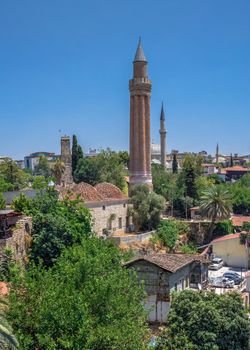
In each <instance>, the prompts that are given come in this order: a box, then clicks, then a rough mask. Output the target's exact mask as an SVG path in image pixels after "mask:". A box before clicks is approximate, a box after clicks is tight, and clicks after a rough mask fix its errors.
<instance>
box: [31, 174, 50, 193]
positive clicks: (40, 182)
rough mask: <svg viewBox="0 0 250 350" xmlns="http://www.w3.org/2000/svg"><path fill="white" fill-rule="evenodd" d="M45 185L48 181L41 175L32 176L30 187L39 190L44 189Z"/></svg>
mask: <svg viewBox="0 0 250 350" xmlns="http://www.w3.org/2000/svg"><path fill="white" fill-rule="evenodd" d="M47 185H48V182H47V180H46V179H45V177H44V176H43V175H37V176H34V180H33V183H32V188H34V189H35V190H41V189H45V188H46V187H47Z"/></svg>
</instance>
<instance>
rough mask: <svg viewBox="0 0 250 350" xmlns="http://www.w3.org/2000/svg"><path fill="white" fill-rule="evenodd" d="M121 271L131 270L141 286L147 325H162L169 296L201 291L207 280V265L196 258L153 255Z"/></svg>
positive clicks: (193, 256) (169, 302)
mask: <svg viewBox="0 0 250 350" xmlns="http://www.w3.org/2000/svg"><path fill="white" fill-rule="evenodd" d="M125 267H126V268H129V269H134V270H135V271H136V272H137V274H138V279H139V281H140V282H142V281H143V283H144V286H145V290H146V293H147V298H146V301H145V309H146V310H147V311H148V312H149V314H148V320H149V322H159V323H164V322H166V318H167V315H168V312H169V309H170V304H171V292H173V291H181V290H184V289H186V288H200V289H202V288H203V287H204V286H205V285H206V283H207V279H208V264H207V263H206V260H205V258H204V257H202V256H199V255H191V254H158V253H155V254H150V255H144V256H141V257H138V258H135V259H133V260H131V261H129V262H128V263H126V264H125Z"/></svg>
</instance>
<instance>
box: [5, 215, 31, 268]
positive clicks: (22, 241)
mask: <svg viewBox="0 0 250 350" xmlns="http://www.w3.org/2000/svg"><path fill="white" fill-rule="evenodd" d="M31 228H32V221H31V218H30V217H25V216H22V214H20V213H17V212H15V211H13V210H9V209H5V210H0V258H1V256H2V255H3V254H4V251H5V249H6V248H9V249H11V252H12V254H13V258H14V260H15V261H18V262H20V263H23V262H24V261H25V257H26V253H27V249H28V247H29V243H30V233H31Z"/></svg>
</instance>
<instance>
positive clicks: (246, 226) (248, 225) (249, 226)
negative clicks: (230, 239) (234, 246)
mask: <svg viewBox="0 0 250 350" xmlns="http://www.w3.org/2000/svg"><path fill="white" fill-rule="evenodd" d="M242 230H243V231H250V222H243V225H242Z"/></svg>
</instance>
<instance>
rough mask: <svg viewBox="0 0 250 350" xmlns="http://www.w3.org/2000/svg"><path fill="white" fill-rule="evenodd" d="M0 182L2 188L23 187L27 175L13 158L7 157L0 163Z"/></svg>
mask: <svg viewBox="0 0 250 350" xmlns="http://www.w3.org/2000/svg"><path fill="white" fill-rule="evenodd" d="M0 178H1V180H0V184H2V186H3V187H5V188H3V189H2V190H3V191H5V190H19V189H20V188H23V187H25V185H26V179H27V175H26V174H25V173H24V172H23V171H22V170H21V169H19V168H18V166H17V165H16V163H15V162H14V161H13V160H10V159H7V160H4V161H3V162H2V163H1V164H0Z"/></svg>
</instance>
